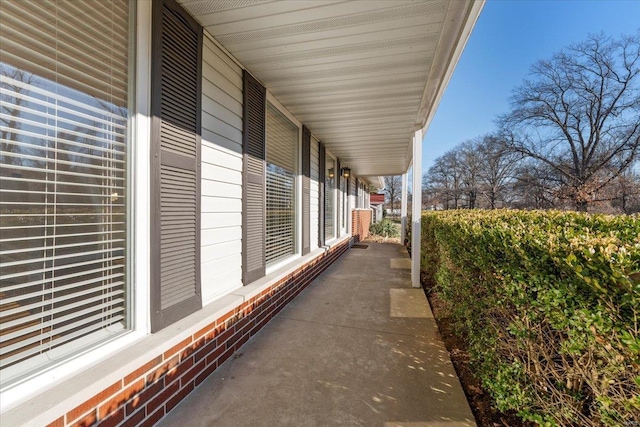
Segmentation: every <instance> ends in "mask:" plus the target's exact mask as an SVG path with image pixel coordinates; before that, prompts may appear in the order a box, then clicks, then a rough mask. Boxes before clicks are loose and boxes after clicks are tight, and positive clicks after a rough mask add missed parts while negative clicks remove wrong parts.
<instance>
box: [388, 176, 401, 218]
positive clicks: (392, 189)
mask: <svg viewBox="0 0 640 427" xmlns="http://www.w3.org/2000/svg"><path fill="white" fill-rule="evenodd" d="M384 194H385V199H386V202H387V203H388V206H389V208H390V209H391V213H392V215H393V212H394V209H396V207H397V208H398V209H399V208H400V198H401V197H402V177H401V176H400V175H393V176H385V177H384Z"/></svg>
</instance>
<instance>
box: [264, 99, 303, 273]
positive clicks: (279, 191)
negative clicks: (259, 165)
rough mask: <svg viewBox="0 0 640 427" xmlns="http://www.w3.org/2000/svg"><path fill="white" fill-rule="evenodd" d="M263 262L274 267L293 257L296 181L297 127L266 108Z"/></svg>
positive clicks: (269, 107) (281, 115)
mask: <svg viewBox="0 0 640 427" xmlns="http://www.w3.org/2000/svg"><path fill="white" fill-rule="evenodd" d="M266 159H267V168H266V169H267V170H266V186H267V203H266V205H267V206H266V223H267V224H266V262H267V265H269V264H274V263H275V262H277V261H280V260H282V259H284V258H287V257H289V256H291V255H293V254H295V253H296V244H295V243H296V241H295V238H296V233H295V230H296V177H297V174H298V127H297V126H296V125H295V124H293V123H291V121H290V120H289V119H287V118H286V117H285V116H284V114H282V113H281V112H280V111H278V110H277V109H276V108H275V107H274V106H273V105H271V104H268V105H267V144H266Z"/></svg>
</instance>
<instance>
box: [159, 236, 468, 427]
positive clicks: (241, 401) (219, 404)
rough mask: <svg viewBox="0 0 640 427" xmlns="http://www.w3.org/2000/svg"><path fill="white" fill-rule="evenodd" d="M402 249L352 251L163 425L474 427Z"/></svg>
mask: <svg viewBox="0 0 640 427" xmlns="http://www.w3.org/2000/svg"><path fill="white" fill-rule="evenodd" d="M407 260H408V255H407V253H406V249H405V248H404V247H403V246H401V245H396V244H384V243H369V247H368V248H367V249H364V250H350V251H348V252H347V253H346V254H345V255H343V256H342V257H341V258H340V259H339V260H338V261H336V262H335V263H334V264H333V265H332V266H331V267H330V268H329V269H327V270H326V271H325V272H324V273H323V274H322V275H321V276H320V277H318V278H317V279H316V280H315V281H314V282H313V283H312V284H311V285H310V286H309V287H308V288H307V289H306V290H305V291H304V292H303V293H301V294H300V295H299V296H298V297H297V298H296V299H295V300H294V301H293V302H292V303H290V304H289V305H288V306H287V307H286V308H285V309H283V310H282V311H281V312H280V314H279V315H278V316H276V317H275V318H274V319H273V320H272V321H271V322H270V323H269V324H268V325H267V326H266V327H265V328H264V329H263V330H262V331H261V332H259V333H258V334H257V335H256V336H255V337H253V338H252V339H251V340H250V341H248V342H247V344H245V345H244V346H243V347H242V348H241V349H240V350H239V351H238V352H237V353H236V354H235V356H234V357H233V358H231V359H230V360H228V361H227V362H226V363H225V364H223V365H222V366H221V367H220V368H219V369H218V370H217V371H216V372H214V373H213V374H212V375H211V376H210V377H209V378H208V379H207V380H205V381H204V382H203V383H202V384H201V385H200V386H199V387H198V388H197V389H196V390H195V391H194V392H193V393H191V395H190V396H189V397H187V398H186V399H185V400H184V401H183V402H182V403H181V404H180V405H179V406H178V407H176V408H175V409H174V410H173V411H172V412H171V413H170V414H169V415H168V416H167V417H166V418H165V419H164V420H163V421H162V422H161V425H164V426H181V425H182V426H335V425H356V426H381V427H392V426H394V427H395V426H397V427H426V426H429V427H439V426H442V427H445V426H446V427H453V426H475V425H476V424H475V421H474V418H473V415H472V413H471V410H470V409H469V405H468V403H467V401H466V398H465V396H464V393H463V391H462V388H461V386H460V382H459V380H458V378H457V376H456V373H455V371H454V369H453V366H452V364H451V361H450V359H449V354H448V352H447V350H446V348H445V347H444V344H443V343H442V340H441V339H440V336H439V334H438V330H437V326H436V324H435V321H434V319H433V315H432V313H431V310H430V308H429V304H428V302H427V300H426V297H425V295H424V293H423V291H422V289H412V288H411V271H410V263H409V262H408V261H407Z"/></svg>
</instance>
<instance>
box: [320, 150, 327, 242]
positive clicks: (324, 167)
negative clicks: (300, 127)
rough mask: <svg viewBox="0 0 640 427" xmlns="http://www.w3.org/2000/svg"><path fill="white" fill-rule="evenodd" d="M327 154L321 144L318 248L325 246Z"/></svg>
mask: <svg viewBox="0 0 640 427" xmlns="http://www.w3.org/2000/svg"><path fill="white" fill-rule="evenodd" d="M326 158H327V152H326V150H325V148H324V145H323V144H320V147H319V150H318V184H319V185H318V246H324V242H325V239H324V221H325V215H326V212H325V206H324V192H325V188H324V184H325V179H326V176H325V173H326V170H327V165H326Z"/></svg>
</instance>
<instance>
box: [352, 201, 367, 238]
mask: <svg viewBox="0 0 640 427" xmlns="http://www.w3.org/2000/svg"><path fill="white" fill-rule="evenodd" d="M370 226H371V209H362V210H353V211H352V215H351V235H352V236H353V237H355V240H356V241H361V240H364V239H366V238H367V237H368V236H369V227H370Z"/></svg>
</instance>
